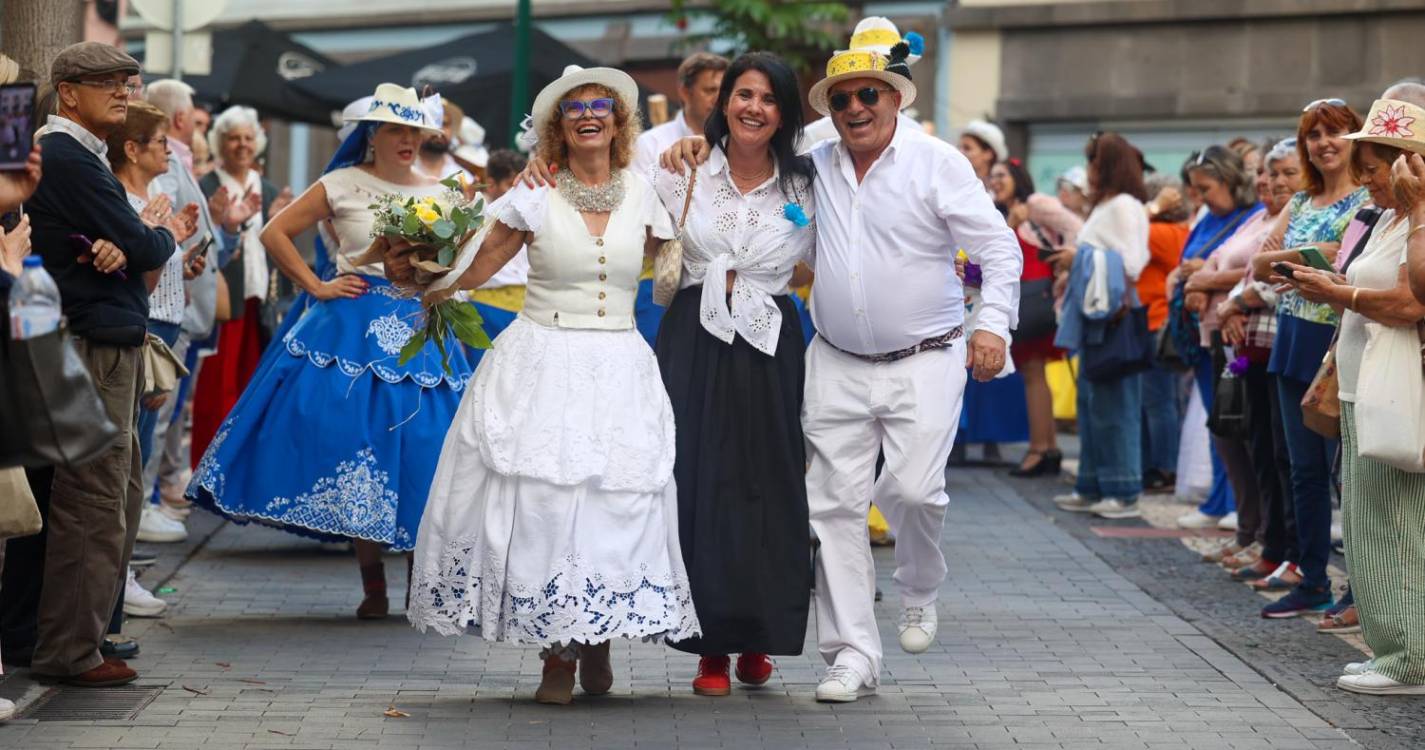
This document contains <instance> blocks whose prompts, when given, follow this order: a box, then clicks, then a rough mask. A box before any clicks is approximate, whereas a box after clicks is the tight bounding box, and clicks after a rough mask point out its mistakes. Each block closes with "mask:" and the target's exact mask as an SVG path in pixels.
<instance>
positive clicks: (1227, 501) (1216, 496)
mask: <svg viewBox="0 0 1425 750" xmlns="http://www.w3.org/2000/svg"><path fill="white" fill-rule="evenodd" d="M1217 372H1218V371H1217V368H1216V367H1215V366H1213V364H1212V357H1209V356H1204V357H1202V360H1201V361H1200V362H1198V363H1197V366H1196V367H1194V368H1193V375H1194V376H1195V377H1196V379H1197V392H1198V395H1199V396H1202V408H1204V409H1206V410H1207V413H1208V414H1211V413H1212V393H1213V391H1215V390H1217ZM1211 453H1212V489H1211V490H1209V491H1208V493H1207V499H1206V500H1204V501H1202V505H1199V506H1197V509H1198V512H1200V513H1202V514H1203V515H1207V516H1225V515H1227V514H1228V513H1231V512H1232V511H1234V510H1236V509H1237V504H1236V502H1235V501H1234V500H1233V497H1232V485H1231V484H1230V483H1229V482H1228V481H1227V465H1226V464H1224V463H1222V456H1221V455H1220V454H1219V453H1218V452H1217V447H1216V446H1212V449H1211Z"/></svg>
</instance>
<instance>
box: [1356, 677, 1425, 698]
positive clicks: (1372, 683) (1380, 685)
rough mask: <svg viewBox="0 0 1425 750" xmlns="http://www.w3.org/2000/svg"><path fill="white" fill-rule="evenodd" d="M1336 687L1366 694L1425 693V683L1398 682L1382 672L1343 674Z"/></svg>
mask: <svg viewBox="0 0 1425 750" xmlns="http://www.w3.org/2000/svg"><path fill="white" fill-rule="evenodd" d="M1336 687H1338V688H1341V689H1342V690H1349V691H1351V692H1352V693H1363V694H1365V695H1425V685H1407V684H1406V683H1404V682H1396V681H1395V680H1392V679H1390V678H1389V677H1386V676H1385V675H1383V674H1381V673H1380V672H1365V673H1363V674H1347V675H1341V677H1340V678H1339V679H1337V680H1336Z"/></svg>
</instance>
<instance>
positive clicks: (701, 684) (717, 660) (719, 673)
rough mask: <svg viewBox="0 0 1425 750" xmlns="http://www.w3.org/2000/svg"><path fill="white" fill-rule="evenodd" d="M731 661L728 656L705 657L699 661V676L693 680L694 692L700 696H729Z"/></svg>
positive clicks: (730, 688) (730, 689)
mask: <svg viewBox="0 0 1425 750" xmlns="http://www.w3.org/2000/svg"><path fill="white" fill-rule="evenodd" d="M730 661H731V660H730V659H728V658H727V657H726V656H704V657H702V658H701V659H698V676H697V677H695V678H693V692H694V693H697V694H698V695H729V694H731V693H732V680H731V679H729V678H728V676H727V668H728V666H729V662H730Z"/></svg>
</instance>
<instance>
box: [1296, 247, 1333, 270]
mask: <svg viewBox="0 0 1425 750" xmlns="http://www.w3.org/2000/svg"><path fill="white" fill-rule="evenodd" d="M1297 252H1299V253H1301V259H1302V260H1303V261H1305V263H1306V265H1308V266H1311V267H1312V268H1315V269H1316V270H1318V271H1325V272H1326V273H1335V272H1336V269H1335V267H1333V266H1332V265H1331V261H1329V260H1326V255H1325V254H1324V253H1322V252H1321V248H1319V247H1317V246H1315V245H1307V246H1305V247H1303V248H1301V249H1300V250H1298V251H1297Z"/></svg>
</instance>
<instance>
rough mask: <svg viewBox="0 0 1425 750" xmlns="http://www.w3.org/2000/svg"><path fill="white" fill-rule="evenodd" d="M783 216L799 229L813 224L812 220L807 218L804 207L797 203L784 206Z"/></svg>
mask: <svg viewBox="0 0 1425 750" xmlns="http://www.w3.org/2000/svg"><path fill="white" fill-rule="evenodd" d="M782 215H783V216H785V217H787V220H788V221H790V222H792V223H793V224H796V225H797V226H799V227H804V226H806V225H808V224H810V223H811V219H808V218H807V214H806V211H803V210H802V207H801V206H800V205H797V204H796V203H788V204H787V205H785V206H782Z"/></svg>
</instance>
